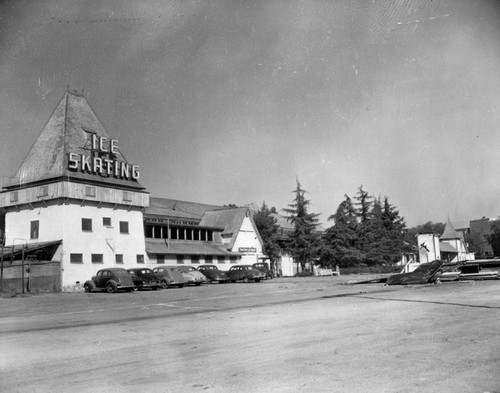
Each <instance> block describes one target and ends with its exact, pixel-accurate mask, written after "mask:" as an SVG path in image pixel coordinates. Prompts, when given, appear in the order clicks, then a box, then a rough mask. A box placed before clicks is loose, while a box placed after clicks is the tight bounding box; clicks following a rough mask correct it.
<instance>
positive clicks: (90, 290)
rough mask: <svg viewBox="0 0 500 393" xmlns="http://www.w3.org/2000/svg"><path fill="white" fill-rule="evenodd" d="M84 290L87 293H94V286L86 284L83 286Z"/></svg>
mask: <svg viewBox="0 0 500 393" xmlns="http://www.w3.org/2000/svg"><path fill="white" fill-rule="evenodd" d="M83 290H84V291H85V292H87V293H90V292H92V286H91V285H90V284H89V283H85V285H84V286H83Z"/></svg>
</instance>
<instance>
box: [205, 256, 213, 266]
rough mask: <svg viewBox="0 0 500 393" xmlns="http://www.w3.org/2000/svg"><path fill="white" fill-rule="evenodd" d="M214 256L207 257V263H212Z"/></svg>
mask: <svg viewBox="0 0 500 393" xmlns="http://www.w3.org/2000/svg"><path fill="white" fill-rule="evenodd" d="M212 262H213V261H212V256H211V255H205V263H209V264H210V263H212Z"/></svg>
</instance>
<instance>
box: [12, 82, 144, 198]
mask: <svg viewBox="0 0 500 393" xmlns="http://www.w3.org/2000/svg"><path fill="white" fill-rule="evenodd" d="M92 133H95V134H97V135H99V136H103V137H107V138H109V136H108V134H107V133H106V130H105V129H104V127H103V126H102V124H101V122H100V121H99V119H98V118H97V116H96V114H95V113H94V111H93V110H92V108H91V107H90V105H89V104H88V102H87V100H86V99H85V98H84V97H83V96H79V95H76V94H73V93H69V92H66V93H65V94H64V96H63V98H62V99H61V101H60V102H59V104H58V105H57V107H56V109H55V110H54V112H53V113H52V115H51V117H50V118H49V120H48V122H47V124H46V125H45V127H44V129H43V130H42V132H41V134H40V136H39V137H38V139H37V140H36V142H35V144H34V145H33V146H32V148H31V150H30V151H29V153H28V155H27V156H26V158H25V159H24V161H23V162H22V164H21V166H20V167H19V169H18V171H17V173H16V175H15V177H14V178H13V179H12V180H11V181H10V182H9V184H8V185H6V186H5V188H7V189H8V188H14V187H19V186H24V185H27V184H30V183H35V182H37V183H38V182H47V181H54V180H59V179H61V178H65V179H75V180H79V181H85V182H97V183H106V184H109V185H112V186H118V187H120V188H121V187H125V188H132V189H139V190H143V189H144V187H142V186H141V185H140V184H139V183H138V182H137V181H136V180H133V179H129V180H126V179H120V178H115V177H113V176H105V175H96V174H91V173H86V172H82V171H79V170H77V171H72V170H69V169H68V155H69V153H76V154H85V155H89V153H90V146H89V135H90V134H92ZM115 159H116V160H117V161H121V162H125V163H127V160H126V159H125V157H124V156H123V155H122V153H121V152H120V151H118V153H117V154H116V158H115Z"/></svg>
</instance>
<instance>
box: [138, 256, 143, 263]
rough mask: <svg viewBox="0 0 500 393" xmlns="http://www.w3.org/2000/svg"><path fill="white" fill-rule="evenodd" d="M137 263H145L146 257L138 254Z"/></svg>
mask: <svg viewBox="0 0 500 393" xmlns="http://www.w3.org/2000/svg"><path fill="white" fill-rule="evenodd" d="M137 263H144V255H142V254H137Z"/></svg>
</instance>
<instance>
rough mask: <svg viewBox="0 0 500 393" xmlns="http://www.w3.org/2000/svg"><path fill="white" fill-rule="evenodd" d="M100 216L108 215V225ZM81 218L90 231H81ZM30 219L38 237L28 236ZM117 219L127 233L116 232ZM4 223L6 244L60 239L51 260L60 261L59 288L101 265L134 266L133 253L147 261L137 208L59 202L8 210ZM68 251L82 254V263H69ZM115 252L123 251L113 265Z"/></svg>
mask: <svg viewBox="0 0 500 393" xmlns="http://www.w3.org/2000/svg"><path fill="white" fill-rule="evenodd" d="M103 217H110V218H111V226H110V227H106V226H104V225H103ZM82 218H90V219H91V220H92V231H82ZM34 220H38V221H39V236H38V239H30V222H31V221H34ZM120 221H126V222H128V226H129V233H128V234H124V233H120V225H119V222H120ZM5 223H6V225H5V227H6V237H7V244H16V245H17V244H23V243H24V242H26V241H27V242H29V243H33V242H45V241H54V240H62V247H60V248H59V250H58V252H57V253H56V255H54V258H53V259H54V260H58V261H61V285H62V288H63V290H65V289H66V288H67V287H72V286H74V285H75V284H77V283H78V282H80V283H81V284H83V283H84V282H85V281H86V280H88V279H89V278H90V277H91V276H92V275H94V274H95V273H96V272H97V270H99V269H101V268H103V267H109V266H120V267H132V266H136V265H137V263H136V261H137V257H136V256H137V254H142V255H143V256H144V260H145V261H147V255H146V250H145V241H144V227H143V217H142V212H141V211H137V210H130V211H128V210H127V209H125V208H123V207H122V208H117V209H113V208H110V207H97V206H88V205H87V206H80V205H79V204H68V205H64V204H63V205H52V206H47V207H37V208H35V209H24V210H20V211H13V212H8V213H7V214H6V216H5ZM72 253H76V254H83V263H70V254H72ZM92 254H103V263H92V260H91V255H92ZM116 254H123V262H124V263H123V264H119V265H117V264H116V262H115V255H116Z"/></svg>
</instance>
